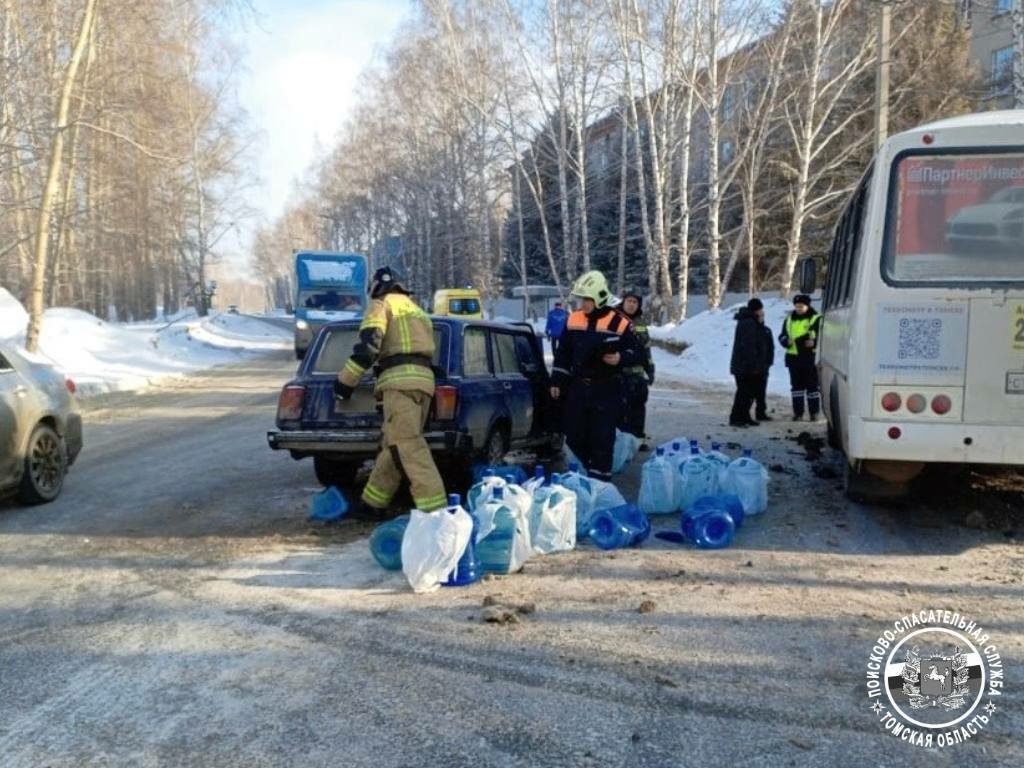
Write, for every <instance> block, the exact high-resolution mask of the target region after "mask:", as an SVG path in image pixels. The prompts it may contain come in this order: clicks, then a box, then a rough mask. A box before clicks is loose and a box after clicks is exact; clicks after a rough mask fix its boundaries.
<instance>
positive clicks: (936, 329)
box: [800, 110, 1024, 497]
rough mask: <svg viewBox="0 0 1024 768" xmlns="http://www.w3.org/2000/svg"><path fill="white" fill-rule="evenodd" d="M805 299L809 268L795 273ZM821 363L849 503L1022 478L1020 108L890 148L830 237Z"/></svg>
mask: <svg viewBox="0 0 1024 768" xmlns="http://www.w3.org/2000/svg"><path fill="white" fill-rule="evenodd" d="M800 278H801V279H800V282H801V289H802V290H803V291H804V292H810V290H813V288H814V285H813V283H814V263H813V261H812V260H805V261H804V262H803V263H801V265H800ZM822 308H823V309H822V312H823V320H822V330H821V335H820V339H819V348H818V355H819V357H818V365H819V370H820V373H821V389H822V398H823V410H824V412H825V416H826V418H827V420H828V431H829V441H830V443H831V444H832V445H833V446H834V447H836V448H839V449H841V450H842V451H843V452H844V453H845V455H846V459H847V471H846V475H847V477H846V486H847V492H848V493H849V494H850V495H852V496H862V497H864V496H890V495H898V494H900V493H903V492H905V491H906V488H907V484H908V483H909V482H910V481H911V480H912V479H913V478H914V477H915V476H917V475H918V474H919V473H920V472H921V470H922V469H924V467H925V466H926V465H928V464H931V463H943V464H949V463H971V464H1017V465H1020V464H1024V110H1012V111H1002V112H988V113H983V114H974V115H966V116H963V117H956V118H953V119H949V120H943V121H940V122H936V123H931V124H929V125H925V126H922V127H920V128H916V129H914V130H911V131H907V132H905V133H901V134H899V135H896V136H893V137H892V138H890V139H889V140H888V141H886V142H885V143H884V144H883V145H882V147H881V149H880V150H879V151H878V154H877V155H876V157H875V159H874V161H873V163H872V165H871V167H869V168H868V170H867V172H866V173H865V174H864V176H863V178H862V179H861V181H860V184H859V185H858V186H857V189H856V191H855V192H854V193H853V195H852V196H851V197H850V199H849V201H848V203H847V205H846V208H845V210H844V212H843V214H842V216H841V217H840V219H839V223H838V224H837V226H836V231H835V236H834V238H833V244H832V249H831V253H830V257H829V267H828V280H827V284H826V286H825V290H824V293H823V299H822Z"/></svg>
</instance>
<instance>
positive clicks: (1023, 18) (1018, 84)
mask: <svg viewBox="0 0 1024 768" xmlns="http://www.w3.org/2000/svg"><path fill="white" fill-rule="evenodd" d="M1013 105H1014V106H1015V107H1016V108H1017V109H1024V0H1016V2H1015V3H1014V4H1013Z"/></svg>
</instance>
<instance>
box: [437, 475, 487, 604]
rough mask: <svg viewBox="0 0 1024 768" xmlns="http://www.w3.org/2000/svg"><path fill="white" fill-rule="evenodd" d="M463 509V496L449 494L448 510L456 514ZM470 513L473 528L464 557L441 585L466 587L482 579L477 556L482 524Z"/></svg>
mask: <svg viewBox="0 0 1024 768" xmlns="http://www.w3.org/2000/svg"><path fill="white" fill-rule="evenodd" d="M461 509H462V498H461V497H460V496H459V494H457V493H453V494H450V495H449V496H448V511H449V512H451V513H452V514H455V513H456V512H458V511H459V510H461ZM468 514H469V516H470V518H472V520H473V530H472V532H471V533H470V534H469V542H468V543H467V544H466V549H465V551H464V552H463V553H462V557H460V558H459V562H458V564H456V566H455V570H453V571H452V572H451V573H450V574H448V579H447V580H446V581H444V582H442V584H441V586H444V587H464V586H466V585H468V584H473V583H474V582H477V581H480V576H481V575H482V574H481V572H480V563H479V561H478V560H477V557H476V533H477V530H479V526H480V524H479V523H478V522H477V519H476V515H474V514H473V513H472V512H470V513H468Z"/></svg>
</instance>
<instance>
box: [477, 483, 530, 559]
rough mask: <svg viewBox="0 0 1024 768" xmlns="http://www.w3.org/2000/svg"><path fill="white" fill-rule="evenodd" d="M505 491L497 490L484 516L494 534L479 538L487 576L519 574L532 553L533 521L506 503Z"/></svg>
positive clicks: (485, 505) (487, 505)
mask: <svg viewBox="0 0 1024 768" xmlns="http://www.w3.org/2000/svg"><path fill="white" fill-rule="evenodd" d="M504 491H505V489H503V488H496V489H495V491H494V495H493V496H492V498H491V499H490V500H489V501H488V502H487V503H486V504H484V508H483V509H482V510H481V514H480V516H481V518H483V517H484V516H487V517H488V518H489V519H490V522H491V526H490V531H489V532H488V533H487V534H485V535H481V536H480V537H479V540H478V542H477V546H476V556H477V560H478V561H479V563H480V568H481V570H483V572H484V573H515V572H516V571H518V570H519V569H520V568H522V567H523V563H525V562H526V560H527V559H528V558H529V557H530V554H531V551H532V550H531V545H530V524H529V520H528V518H527V516H526V515H525V514H523V512H522V510H520V509H518V508H517V507H515V506H513V505H511V504H508V503H506V500H505V492H504Z"/></svg>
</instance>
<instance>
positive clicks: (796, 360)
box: [779, 307, 821, 368]
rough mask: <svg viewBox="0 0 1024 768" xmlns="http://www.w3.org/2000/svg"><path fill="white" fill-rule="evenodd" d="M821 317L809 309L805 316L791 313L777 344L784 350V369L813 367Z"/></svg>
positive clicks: (812, 308)
mask: <svg viewBox="0 0 1024 768" xmlns="http://www.w3.org/2000/svg"><path fill="white" fill-rule="evenodd" d="M820 328H821V315H819V314H818V313H817V312H816V311H815V310H814V307H811V308H810V309H809V310H808V312H807V314H806V315H803V316H801V315H798V314H797V313H796V312H791V313H790V314H789V316H788V317H787V318H786V322H785V323H783V324H782V333H780V334H779V343H780V344H781V345H782V346H783V347H785V348H786V367H788V368H793V367H798V368H803V367H807V366H813V365H814V359H815V355H816V353H817V350H818V334H819V331H820Z"/></svg>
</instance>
